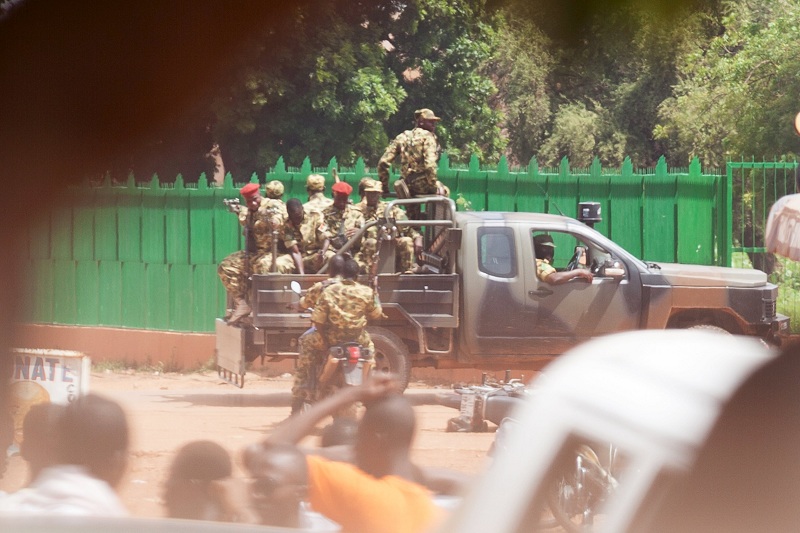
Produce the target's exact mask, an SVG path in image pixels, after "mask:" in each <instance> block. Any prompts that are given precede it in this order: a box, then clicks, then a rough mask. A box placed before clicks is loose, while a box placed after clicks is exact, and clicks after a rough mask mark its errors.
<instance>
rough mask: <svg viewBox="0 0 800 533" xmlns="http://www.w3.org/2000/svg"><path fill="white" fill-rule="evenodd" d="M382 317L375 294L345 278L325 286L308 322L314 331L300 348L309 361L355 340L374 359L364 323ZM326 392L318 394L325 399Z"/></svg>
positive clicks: (372, 348)
mask: <svg viewBox="0 0 800 533" xmlns="http://www.w3.org/2000/svg"><path fill="white" fill-rule="evenodd" d="M382 316H383V309H382V308H381V304H380V302H379V301H378V299H377V297H376V295H375V292H374V291H373V290H372V289H371V288H369V287H367V286H366V285H362V284H360V283H358V282H356V281H354V280H352V279H344V280H342V282H341V283H336V284H333V285H330V286H329V287H327V288H326V289H325V290H324V291H323V292H322V293H321V294H320V296H319V299H318V300H317V305H316V306H314V311H313V312H312V313H311V321H312V322H313V323H314V324H315V325H316V326H317V328H318V329H317V330H316V331H314V332H312V333H309V334H308V335H307V336H306V335H304V336H305V337H307V338H306V339H305V340H304V346H303V349H306V350H309V352H308V353H310V354H312V355H311V357H312V358H317V357H318V358H320V359H319V360H322V358H324V357H325V354H326V351H327V349H328V347H329V346H334V345H336V344H340V343H342V342H350V341H355V342H358V343H359V344H361V346H363V347H364V348H367V349H368V350H369V354H370V358H372V359H373V360H374V356H375V345H374V344H373V343H372V339H371V338H370V336H369V333H367V330H366V327H367V320H368V319H372V320H377V319H379V318H381V317H382ZM327 392H329V390H327V389H326V391H320V394H321V395H322V396H324V395H325V394H326V393H327Z"/></svg>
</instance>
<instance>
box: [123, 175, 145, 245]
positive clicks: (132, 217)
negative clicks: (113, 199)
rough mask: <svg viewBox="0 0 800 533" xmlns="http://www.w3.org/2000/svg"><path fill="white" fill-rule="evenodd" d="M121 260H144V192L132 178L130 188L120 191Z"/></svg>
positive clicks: (129, 182)
mask: <svg viewBox="0 0 800 533" xmlns="http://www.w3.org/2000/svg"><path fill="white" fill-rule="evenodd" d="M117 217H118V224H119V260H120V261H141V260H142V191H141V190H140V189H138V188H137V187H136V182H135V181H134V180H133V177H131V179H130V180H128V186H127V187H126V188H124V189H120V190H119V201H118V207H117Z"/></svg>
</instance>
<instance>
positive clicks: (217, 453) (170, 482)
mask: <svg viewBox="0 0 800 533" xmlns="http://www.w3.org/2000/svg"><path fill="white" fill-rule="evenodd" d="M232 471H233V463H232V461H231V456H230V454H229V453H228V452H227V450H225V448H223V447H222V446H220V445H219V444H217V443H216V442H211V441H208V440H198V441H193V442H190V443H188V444H186V445H184V446H183V447H182V448H180V449H179V450H178V453H177V454H176V455H175V458H174V459H173V461H172V465H171V466H170V470H169V477H168V478H167V480H166V483H165V484H164V494H163V498H164V506H165V507H166V511H167V516H169V517H170V518H189V519H194V520H214V521H218V522H234V521H238V515H239V513H238V511H236V510H235V509H233V506H232V505H231V498H229V496H228V492H227V489H226V487H225V486H224V484H223V482H224V481H225V480H227V479H229V478H230V476H231V473H232Z"/></svg>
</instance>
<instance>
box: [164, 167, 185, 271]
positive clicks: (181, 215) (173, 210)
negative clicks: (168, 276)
mask: <svg viewBox="0 0 800 533" xmlns="http://www.w3.org/2000/svg"><path fill="white" fill-rule="evenodd" d="M164 196H165V203H164V206H165V207H164V211H165V213H164V214H165V219H164V224H165V226H164V227H165V235H166V242H165V244H166V251H167V256H166V257H167V263H168V264H183V265H188V264H189V239H188V235H189V191H187V190H186V188H185V187H184V185H183V176H181V175H180V174H178V177H177V178H175V186H174V187H173V188H172V189H167V190H166V192H165V194H164Z"/></svg>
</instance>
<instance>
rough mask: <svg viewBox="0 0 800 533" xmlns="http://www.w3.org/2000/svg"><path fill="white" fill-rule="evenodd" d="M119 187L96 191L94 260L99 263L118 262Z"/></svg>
mask: <svg viewBox="0 0 800 533" xmlns="http://www.w3.org/2000/svg"><path fill="white" fill-rule="evenodd" d="M119 191H120V189H119V188H118V187H99V188H97V189H96V190H95V206H96V207H95V209H96V211H95V215H94V224H95V226H94V258H95V259H97V260H98V261H116V260H117V258H118V257H119V254H118V249H117V236H118V235H119V228H118V226H117V196H118V194H119Z"/></svg>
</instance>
